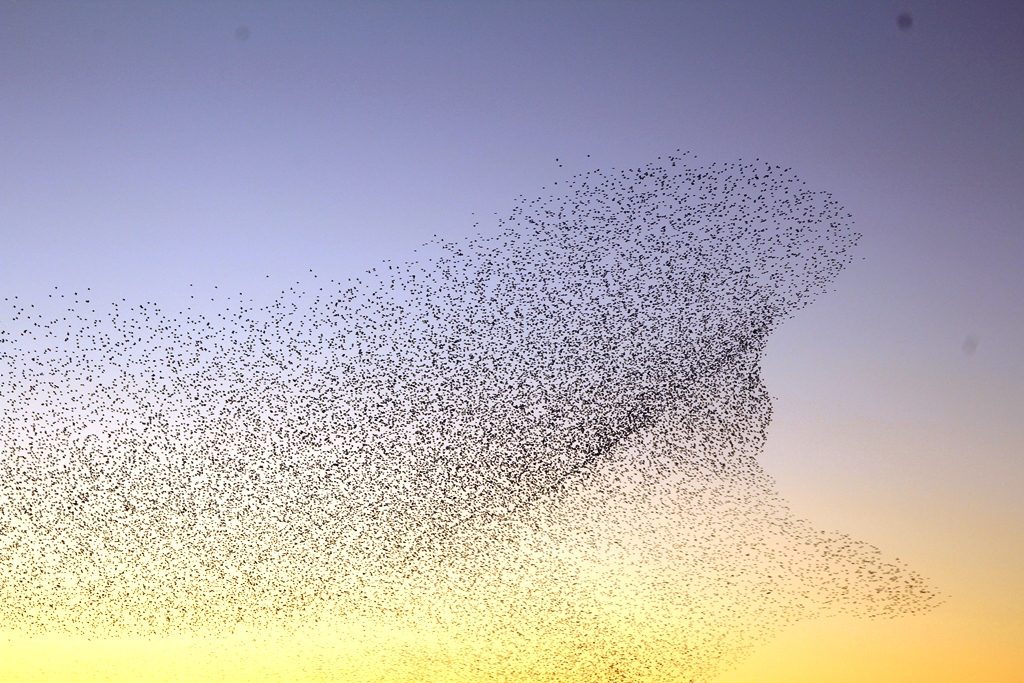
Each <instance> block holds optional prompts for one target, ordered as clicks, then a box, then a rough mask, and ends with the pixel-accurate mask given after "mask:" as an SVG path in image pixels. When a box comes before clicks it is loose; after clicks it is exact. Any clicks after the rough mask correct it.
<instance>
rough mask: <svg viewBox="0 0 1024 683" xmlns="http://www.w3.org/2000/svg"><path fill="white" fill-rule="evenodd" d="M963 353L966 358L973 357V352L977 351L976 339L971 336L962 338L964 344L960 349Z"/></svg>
mask: <svg viewBox="0 0 1024 683" xmlns="http://www.w3.org/2000/svg"><path fill="white" fill-rule="evenodd" d="M960 348H961V349H963V351H964V353H965V354H967V355H968V356H973V355H974V352H975V351H977V350H978V338H977V337H975V336H974V335H973V334H969V335H967V336H966V337H964V343H963V344H962V345H961V347H960Z"/></svg>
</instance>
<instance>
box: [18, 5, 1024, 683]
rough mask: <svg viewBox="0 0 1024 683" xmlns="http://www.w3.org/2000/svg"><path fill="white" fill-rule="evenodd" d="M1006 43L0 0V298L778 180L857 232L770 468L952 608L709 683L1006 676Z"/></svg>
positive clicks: (265, 267)
mask: <svg viewBox="0 0 1024 683" xmlns="http://www.w3.org/2000/svg"><path fill="white" fill-rule="evenodd" d="M901 13H907V14H909V15H910V17H911V18H912V23H911V25H910V27H909V28H906V29H903V28H901V27H900V26H899V25H898V22H897V17H898V16H899V15H900V14H901ZM1021 35H1024V7H1022V6H1021V5H1020V4H1018V3H1014V2H981V1H979V2H970V3H961V2H919V1H911V0H906V1H905V2H890V1H885V2H869V1H862V2H834V3H833V2H715V3H711V2H630V3H625V2H622V3H620V2H551V3H540V2H515V3H497V2H495V3H470V2H431V3H411V2H377V3H370V2H367V3H345V2H337V3H302V2H288V3H284V2H275V3H237V2H217V3H199V2H174V3H121V2H81V3H61V2H32V3H16V2H8V1H3V2H0V162H2V163H0V244H2V245H3V249H0V292H2V293H3V296H8V295H18V296H21V297H25V298H29V299H31V298H33V297H38V296H41V295H42V294H43V293H44V292H46V291H47V290H50V289H52V288H53V287H54V286H60V287H61V288H62V289H65V288H68V289H73V288H85V287H91V288H92V290H93V291H94V292H96V293H97V298H103V297H104V296H110V297H113V296H114V295H115V294H116V296H117V297H118V298H120V297H121V296H125V295H126V293H127V294H128V295H130V296H132V297H135V298H137V299H138V300H140V301H147V300H159V301H161V302H170V303H173V302H176V301H180V300H184V299H185V298H187V297H188V289H189V285H190V284H194V285H195V286H196V287H199V288H203V289H204V290H209V289H211V288H212V287H214V286H215V285H216V286H217V287H219V288H221V289H223V290H225V291H244V292H246V293H247V294H248V293H252V294H254V295H259V294H261V293H271V292H276V291H277V290H279V289H280V287H281V286H282V284H285V283H287V282H289V281H290V280H292V279H293V278H297V277H299V276H301V275H302V274H303V273H306V272H307V271H308V270H309V269H314V270H315V271H316V272H318V273H323V274H329V275H331V276H335V275H348V274H352V273H355V272H358V271H360V270H364V269H366V268H368V267H370V266H372V265H373V264H374V263H375V262H376V261H379V260H380V259H382V258H390V257H392V256H393V255H395V254H407V253H409V252H410V251H411V250H412V249H414V248H416V247H417V246H418V245H419V244H421V243H423V242H425V241H427V240H429V239H430V238H431V236H432V235H435V234H438V235H443V236H445V237H448V238H452V239H457V238H460V237H468V236H470V235H472V234H474V233H475V232H476V231H477V230H478V228H477V227H476V226H475V225H474V223H476V222H478V221H481V220H482V218H483V217H489V216H491V215H493V214H494V213H499V214H500V213H503V212H505V211H506V210H507V209H508V208H509V207H510V206H511V203H512V199H513V198H514V197H516V196H517V195H519V194H521V193H532V192H536V191H537V189H538V188H539V187H541V186H543V185H547V184H548V183H550V182H553V181H555V180H558V179H559V178H562V177H564V176H566V175H568V174H571V173H576V172H580V171H584V170H588V169H590V168H598V167H600V168H605V167H630V166H638V165H640V164H643V163H646V162H647V161H649V160H651V159H652V158H654V157H656V156H658V155H661V154H665V153H668V152H672V151H674V150H676V149H682V150H690V151H692V152H693V153H695V154H696V155H697V156H698V157H699V158H701V159H702V160H708V161H711V160H733V159H740V158H742V159H747V160H753V159H761V160H767V161H770V162H771V163H778V164H781V165H783V166H786V167H792V168H793V169H794V170H795V171H796V172H797V173H798V174H799V175H800V176H801V177H803V178H804V179H805V180H807V181H808V183H809V184H811V185H813V186H815V187H821V188H825V189H828V190H829V191H830V192H832V193H833V194H834V195H835V197H836V198H837V199H838V200H839V201H841V202H842V203H843V204H844V205H845V206H846V207H847V209H849V211H850V212H851V213H852V214H853V215H854V217H855V220H856V224H857V228H858V230H859V231H860V232H862V233H863V239H862V240H861V244H860V245H859V247H858V249H857V252H856V256H857V260H856V261H855V262H854V263H853V264H852V265H851V266H850V267H849V268H848V269H847V270H846V271H845V272H844V273H843V274H842V275H841V277H840V278H839V279H838V280H837V282H836V283H835V286H834V289H835V291H834V292H832V293H830V294H828V295H827V296H823V297H821V298H820V300H819V301H817V302H816V303H815V304H814V305H813V306H812V307H810V308H808V309H806V310H804V311H801V312H800V314H799V315H798V316H796V317H795V318H794V319H793V320H791V321H789V322H787V323H786V324H785V325H783V327H782V328H781V329H780V330H779V331H778V332H777V333H776V334H775V335H773V337H772V338H771V340H770V342H769V345H768V349H767V352H766V357H765V364H764V366H765V380H766V384H767V386H768V388H769V390H770V391H771V393H772V394H773V396H774V398H775V412H774V418H773V423H772V426H771V429H770V432H769V438H768V446H767V449H766V451H765V453H764V455H763V457H762V463H763V465H764V466H765V468H766V469H767V470H768V472H769V473H770V474H772V475H773V476H774V477H775V480H776V482H777V484H778V486H779V488H780V490H781V492H782V493H783V494H784V496H785V497H786V498H787V499H788V500H789V502H790V503H791V505H792V507H793V509H794V511H795V512H797V513H799V514H801V515H803V516H805V517H807V518H809V519H811V520H814V522H815V523H816V524H818V525H819V526H822V527H823V528H829V529H836V530H841V531H844V532H849V533H851V534H852V535H854V536H855V537H857V538H863V539H865V540H869V541H870V542H872V543H875V544H877V545H879V546H880V547H882V548H883V549H885V550H886V551H888V552H893V553H895V554H897V555H898V556H899V557H900V558H901V559H902V560H904V561H905V562H907V563H908V564H909V565H910V566H912V567H914V568H915V569H917V570H919V571H920V572H922V573H923V574H924V575H926V576H927V577H929V579H930V580H932V581H933V582H934V583H935V584H936V585H937V586H938V587H939V588H940V589H941V590H942V591H943V592H945V593H946V594H947V595H948V598H947V602H946V604H945V605H944V606H943V607H941V608H939V609H937V610H936V611H934V612H933V613H931V614H928V615H926V616H919V617H911V618H905V619H898V620H894V621H891V622H876V621H856V620H852V619H851V620H849V621H846V620H840V619H833V620H828V621H821V622H808V623H804V624H798V625H796V626H794V627H793V628H792V629H791V630H790V631H787V632H786V633H784V634H782V635H781V636H780V637H779V638H777V639H776V640H775V641H773V642H771V643H769V644H767V645H765V646H764V647H763V648H762V649H760V650H759V651H758V652H757V653H755V655H754V656H753V657H751V658H750V659H749V660H747V661H745V662H744V663H742V664H741V665H740V666H739V667H737V668H736V669H735V670H734V671H732V672H730V673H727V674H725V675H724V676H723V677H722V679H721V680H722V681H723V682H725V681H728V682H729V683H739V682H740V681H776V680H777V681H793V682H798V681H863V680H872V681H880V682H885V681H893V682H895V681H908V680H922V681H923V680H927V681H931V682H944V681H949V682H950V683H952V682H953V681H957V682H959V681H963V680H986V681H990V682H992V683H1003V682H1006V683H1009V682H1010V681H1014V680H1019V675H1020V672H1021V671H1022V670H1024V654H1022V652H1021V651H1020V647H1019V642H1020V639H1021V637H1022V636H1024V597H1022V596H1024V501H1022V499H1021V497H1020V495H1019V492H1020V491H1021V490H1022V487H1024V464H1022V459H1021V457H1020V456H1021V453H1022V451H1024V420H1021V412H1022V408H1024V361H1022V359H1021V357H1020V349H1022V348H1024V268H1021V265H1020V264H1021V263H1022V262H1024V226H1022V218H1021V217H1022V215H1024V198H1022V193H1021V191H1020V188H1021V187H1022V181H1024V128H1022V127H1021V126H1020V121H1022V120H1024V41H1021V39H1020V36H1021ZM267 275H270V276H271V277H270V278H268V277H267ZM840 662H842V663H843V665H842V666H839V665H838V663H840Z"/></svg>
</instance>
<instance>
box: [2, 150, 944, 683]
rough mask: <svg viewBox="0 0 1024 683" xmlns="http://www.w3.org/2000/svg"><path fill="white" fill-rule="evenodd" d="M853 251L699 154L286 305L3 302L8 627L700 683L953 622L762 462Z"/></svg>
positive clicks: (601, 183)
mask: <svg viewBox="0 0 1024 683" xmlns="http://www.w3.org/2000/svg"><path fill="white" fill-rule="evenodd" d="M851 225H852V223H851V219H850V215H849V214H848V213H847V212H846V211H845V210H844V209H843V208H842V207H841V206H840V205H839V204H838V203H837V202H836V201H835V200H834V199H833V198H832V197H831V196H830V195H829V194H828V193H825V192H820V191H813V190H811V189H808V188H807V186H806V185H805V184H804V183H803V182H802V181H800V180H799V179H798V178H797V177H796V176H795V175H794V174H793V173H792V172H791V171H790V170H789V169H785V168H781V167H779V166H774V165H771V164H768V163H765V162H761V161H756V162H753V163H745V162H732V163H710V164H707V163H701V162H700V161H699V160H698V159H696V158H695V157H693V156H691V155H689V154H675V155H671V156H666V157H661V158H659V159H657V160H656V161H654V162H652V163H650V164H648V165H645V166H641V167H638V168H630V169H622V170H595V171H591V172H587V173H582V174H578V175H575V176H573V177H572V178H570V179H569V180H568V181H567V182H566V181H563V182H561V183H559V184H557V185H556V186H554V187H553V188H548V189H546V190H545V193H544V194H543V196H539V197H536V198H528V197H520V198H518V199H517V200H516V201H515V203H514V206H513V208H512V210H511V211H510V212H509V213H508V215H507V216H506V217H505V218H504V219H502V220H500V221H498V225H497V226H496V227H495V228H494V230H493V231H492V232H491V233H490V234H479V235H477V236H476V237H474V238H473V239H469V240H465V241H456V242H450V241H445V240H443V239H435V240H434V241H432V242H431V243H429V244H427V245H425V246H424V247H423V248H421V249H420V250H418V251H417V254H416V255H415V257H414V258H413V259H410V260H395V261H385V262H383V263H380V264H378V265H377V266H376V267H374V268H372V269H370V270H369V271H367V272H365V273H362V274H360V275H359V276H358V277H353V278H351V279H346V278H340V279H337V280H335V279H328V278H323V277H320V276H317V275H315V274H311V275H310V276H309V277H308V278H306V280H305V281H304V282H301V283H295V284H294V285H293V286H291V287H289V288H287V289H286V290H285V291H283V292H281V294H280V295H279V296H278V297H277V298H276V300H273V301H271V302H270V303H266V304H256V303H252V302H250V301H247V300H245V299H244V298H240V299H238V300H237V301H229V302H225V303H224V304H223V307H222V308H221V309H220V310H217V311H214V312H210V311H203V310H199V309H195V310H193V309H186V310H182V311H177V312H174V311H168V310H164V309H162V308H161V307H160V306H158V305H156V304H155V303H152V302H146V303H142V304H138V303H130V302H128V301H125V300H121V301H119V302H99V301H94V300H92V298H91V296H92V295H91V294H90V293H89V292H78V293H71V292H63V291H61V290H59V289H57V290H54V292H52V293H51V294H50V295H49V296H48V297H47V298H46V299H45V300H42V299H37V300H33V301H27V300H24V299H19V298H18V297H13V296H11V297H7V298H5V299H4V302H5V305H6V306H7V307H8V308H7V316H8V317H7V318H6V319H5V320H4V321H3V322H2V323H0V624H2V625H3V629H6V630H7V631H8V632H18V633H27V634H38V633H65V634H67V633H73V634H79V635H85V636H89V637H104V636H123V635H126V634H127V635H147V634H148V635H154V634H156V635H159V634H170V633H178V634H180V633H187V634H206V635H211V636H216V635H226V634H230V633H234V632H236V631H238V630H239V629H243V628H244V629H249V631H250V632H262V631H265V632H268V633H269V632H276V633H295V632H298V631H304V632H309V630H310V629H313V630H316V631H317V632H318V633H328V634H329V633H332V632H336V633H342V632H344V633H347V634H350V635H349V636H346V638H350V637H354V636H351V634H352V633H358V632H360V628H361V627H360V626H358V625H359V624H374V625H375V626H374V629H375V630H374V632H375V633H380V632H381V631H380V629H391V631H389V632H394V633H399V632H401V633H406V634H414V636H415V637H414V638H413V639H412V640H413V641H415V642H420V643H421V644H422V648H423V652H421V653H419V654H417V655H415V656H414V655H413V654H412V653H411V652H410V651H409V650H408V648H407V647H404V646H403V648H399V647H397V646H396V648H395V650H394V652H392V653H391V656H390V658H389V661H388V663H387V667H390V668H388V672H389V673H388V674H386V675H384V677H385V678H388V679H393V680H394V679H400V678H402V676H407V677H408V678H409V679H410V680H416V679H418V680H431V679H441V678H444V679H449V678H450V679H453V680H470V681H475V680H503V679H510V680H511V679H515V680H558V681H576V680H579V681H605V680H608V681H626V680H629V681H632V680H651V681H664V680H681V681H687V680H689V681H707V680H711V679H712V678H713V677H714V676H715V675H716V673H718V672H720V671H721V670H722V668H723V667H725V666H728V665H729V663H730V662H734V661H736V660H737V659H738V658H739V657H741V656H743V655H744V654H745V653H747V652H749V650H750V649H751V648H752V647H754V646H755V645H757V644H758V643H759V642H762V641H763V640H764V639H765V638H767V637H769V636H771V635H772V634H773V633H775V632H776V631H778V629H780V628H782V627H783V626H785V625H787V624H789V623H792V622H794V621H796V620H799V619H802V618H807V617H809V616H813V615H820V614H833V613H844V612H845V613H852V614H861V615H865V616H894V615H903V614H910V613H916V612H921V611H923V610H927V609H929V608H931V607H932V606H934V605H935V604H936V603H937V595H936V593H935V592H934V591H933V590H932V589H931V588H930V587H929V586H928V585H927V583H926V582H925V581H924V580H923V579H922V578H921V577H920V576H919V575H917V574H916V573H914V572H912V571H910V570H908V569H906V568H904V567H903V566H902V565H901V564H899V563H898V562H896V561H894V560H888V559H886V558H884V557H883V556H882V554H881V553H880V552H879V551H878V550H877V549H876V548H874V547H873V546H870V545H867V544H865V543H861V542H858V541H855V540H853V539H851V538H849V537H847V536H845V535H842V534H835V533H826V532H822V531H819V530H816V529H814V528H813V527H812V526H811V525H810V524H808V523H807V522H805V521H804V520H801V519H800V518H798V517H796V516H794V515H793V514H792V513H791V512H790V511H789V509H788V508H787V506H786V504H785V503H784V502H783V501H782V500H781V499H780V498H779V496H778V495H777V493H776V492H775V490H774V486H773V484H772V482H771V480H770V478H769V477H768V476H767V475H766V474H765V473H764V472H763V471H762V469H761V468H760V467H759V465H758V463H757V456H758V454H759V452H760V450H761V448H762V445H763V443H764V440H765V430H766V428H767V426H768V423H769V420H770V415H771V403H770V400H769V397H768V395H767V393H766V391H765V389H764V386H763V384H762V381H761V378H760V374H759V363H760V358H761V354H762V351H763V349H764V346H765V343H766V341H767V339H768V336H769V335H770V334H771V332H772V330H773V329H775V327H776V326H778V325H779V323H780V322H781V321H782V320H784V319H785V318H786V317H788V316H790V315H792V314H793V313H794V312H795V311H797V310H798V309H800V308H802V307H803V306H805V305H807V304H808V303H810V302H811V301H812V300H813V299H814V298H815V297H816V296H817V295H819V294H821V293H823V292H824V291H826V290H827V288H828V287H829V286H830V285H831V284H832V282H833V281H834V279H835V277H836V275H837V274H838V273H839V272H840V271H841V270H842V268H843V267H844V266H845V265H846V264H847V263H848V262H849V258H850V257H849V251H850V249H851V248H852V247H853V246H854V245H855V243H856V242H857V239H858V237H859V235H858V234H857V233H856V232H855V231H854V230H853V229H852V227H851ZM353 625H356V626H353ZM366 630H367V632H369V630H370V629H369V627H367V629H366ZM417 639H418V640H417ZM403 642H406V641H403ZM428 644H429V645H428ZM403 653H404V654H403ZM338 656H339V657H341V656H342V655H340V654H339V655H338ZM404 660H407V661H406V662H405V663H403V661H404ZM321 665H322V666H325V667H327V668H328V669H329V668H330V667H331V666H332V663H331V662H330V661H327V662H321ZM339 665H340V664H339ZM402 667H406V668H405V669H403V668H402ZM352 671H354V672H355V673H350V675H351V676H354V677H358V675H359V674H358V667H357V668H356V669H352ZM375 675H376V674H375ZM367 676H368V677H369V674H367Z"/></svg>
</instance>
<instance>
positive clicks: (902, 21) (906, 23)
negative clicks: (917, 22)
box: [896, 12, 914, 31]
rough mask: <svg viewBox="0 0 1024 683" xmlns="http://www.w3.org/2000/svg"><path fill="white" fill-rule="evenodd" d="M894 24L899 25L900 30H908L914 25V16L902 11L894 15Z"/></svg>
mask: <svg viewBox="0 0 1024 683" xmlns="http://www.w3.org/2000/svg"><path fill="white" fill-rule="evenodd" d="M896 25H897V26H899V27H900V30H901V31H909V30H910V27H911V26H913V25H914V18H913V17H912V16H910V12H903V13H901V14H900V15H899V16H898V17H896Z"/></svg>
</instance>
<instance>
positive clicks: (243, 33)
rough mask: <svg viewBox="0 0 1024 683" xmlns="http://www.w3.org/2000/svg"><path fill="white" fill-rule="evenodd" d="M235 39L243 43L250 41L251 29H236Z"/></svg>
mask: <svg viewBox="0 0 1024 683" xmlns="http://www.w3.org/2000/svg"><path fill="white" fill-rule="evenodd" d="M235 38H236V39H237V40H240V41H242V42H243V43H244V42H245V41H247V40H249V27H248V26H239V27H238V28H236V29H235Z"/></svg>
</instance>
